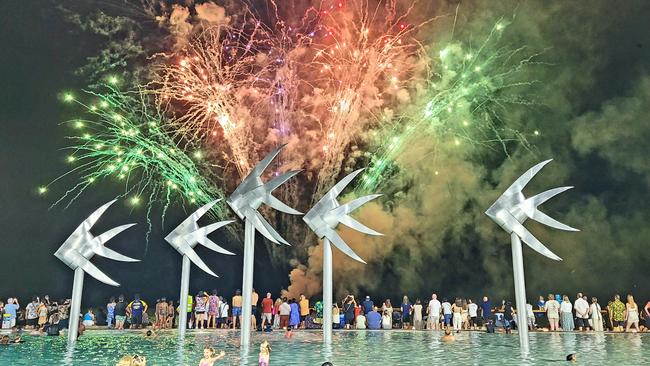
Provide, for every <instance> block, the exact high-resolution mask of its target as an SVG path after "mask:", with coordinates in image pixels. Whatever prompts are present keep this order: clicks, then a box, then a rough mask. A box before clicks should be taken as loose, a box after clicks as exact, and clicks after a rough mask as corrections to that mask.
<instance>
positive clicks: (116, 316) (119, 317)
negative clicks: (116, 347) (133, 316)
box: [115, 315, 126, 323]
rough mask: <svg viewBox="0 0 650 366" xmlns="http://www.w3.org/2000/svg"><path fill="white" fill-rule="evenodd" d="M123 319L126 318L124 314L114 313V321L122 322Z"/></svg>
mask: <svg viewBox="0 0 650 366" xmlns="http://www.w3.org/2000/svg"><path fill="white" fill-rule="evenodd" d="M125 320H126V316H125V315H115V322H117V323H124V321H125Z"/></svg>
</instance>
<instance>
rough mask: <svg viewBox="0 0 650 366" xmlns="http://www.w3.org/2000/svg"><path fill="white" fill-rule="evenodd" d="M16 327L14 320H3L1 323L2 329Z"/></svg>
mask: <svg viewBox="0 0 650 366" xmlns="http://www.w3.org/2000/svg"><path fill="white" fill-rule="evenodd" d="M15 326H16V318H13V319H8V318H4V319H3V321H2V329H11V328H13V327H15Z"/></svg>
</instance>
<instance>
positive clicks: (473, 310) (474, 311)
mask: <svg viewBox="0 0 650 366" xmlns="http://www.w3.org/2000/svg"><path fill="white" fill-rule="evenodd" d="M467 313H468V315H469V326H470V328H471V329H476V326H477V325H478V324H477V322H476V319H477V318H478V305H476V304H475V303H474V300H472V299H469V300H467Z"/></svg>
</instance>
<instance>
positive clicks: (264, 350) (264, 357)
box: [257, 341, 271, 366]
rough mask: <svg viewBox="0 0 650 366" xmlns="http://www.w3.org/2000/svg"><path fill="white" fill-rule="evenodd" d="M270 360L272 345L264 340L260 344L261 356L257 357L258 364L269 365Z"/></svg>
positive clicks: (261, 365) (260, 365)
mask: <svg viewBox="0 0 650 366" xmlns="http://www.w3.org/2000/svg"><path fill="white" fill-rule="evenodd" d="M270 360H271V345H269V342H267V341H264V342H262V344H261V345H260V356H259V358H258V359H257V361H258V366H269V361H270Z"/></svg>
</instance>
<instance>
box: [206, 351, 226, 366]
mask: <svg viewBox="0 0 650 366" xmlns="http://www.w3.org/2000/svg"><path fill="white" fill-rule="evenodd" d="M225 355H226V352H224V351H221V352H220V353H219V355H217V356H215V355H214V349H213V348H212V347H206V348H204V349H203V358H202V359H201V362H199V366H212V365H214V361H216V360H218V359H221V358H223V356H225Z"/></svg>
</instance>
